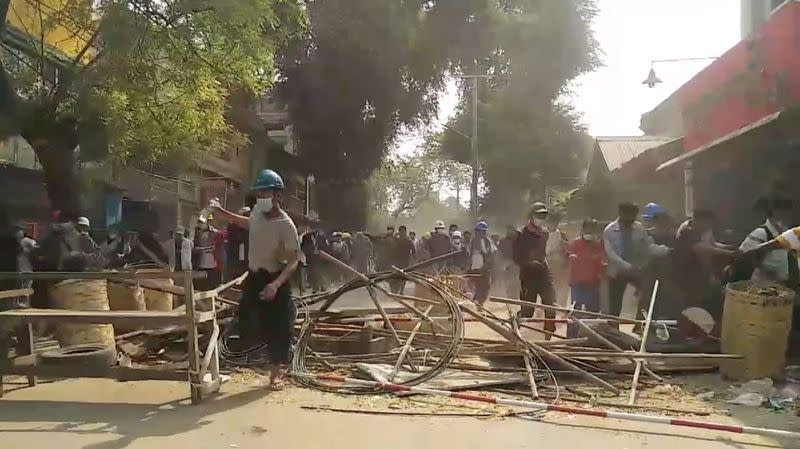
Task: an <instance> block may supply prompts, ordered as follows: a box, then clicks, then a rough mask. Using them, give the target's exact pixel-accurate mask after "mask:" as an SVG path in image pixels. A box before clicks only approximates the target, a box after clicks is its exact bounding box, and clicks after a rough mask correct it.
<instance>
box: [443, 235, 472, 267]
mask: <svg viewBox="0 0 800 449" xmlns="http://www.w3.org/2000/svg"><path fill="white" fill-rule="evenodd" d="M450 238H451V239H452V241H451V245H452V248H451V251H462V252H461V253H460V254H457V255H455V256H453V258H452V259H451V260H450V262H449V263H448V266H449V267H450V269H451V270H452V272H453V273H462V272H464V271H465V270H466V269H467V266H468V265H469V254H468V247H467V244H466V243H465V242H464V239H463V238H462V236H461V231H458V230H456V231H453V235H452V236H451V237H450Z"/></svg>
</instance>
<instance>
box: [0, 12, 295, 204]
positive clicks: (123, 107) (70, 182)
mask: <svg viewBox="0 0 800 449" xmlns="http://www.w3.org/2000/svg"><path fill="white" fill-rule="evenodd" d="M61 6H62V9H61V10H59V11H57V12H56V13H55V14H54V13H53V12H52V11H51V10H48V9H47V5H43V4H42V3H39V4H38V8H39V9H40V11H39V13H40V16H39V17H42V14H44V15H46V16H47V17H46V20H44V19H41V20H40V21H39V22H38V23H37V24H36V25H37V26H38V27H39V28H41V31H42V32H41V33H40V36H44V35H46V34H47V28H48V27H62V28H65V29H75V28H78V29H79V30H78V31H76V33H77V34H79V35H81V36H85V38H84V39H83V42H85V45H84V47H83V48H82V49H81V50H80V51H79V52H78V53H77V55H75V56H74V59H72V60H71V61H69V63H68V64H63V57H62V58H61V59H60V61H61V63H62V66H61V67H60V70H57V71H56V70H51V67H52V57H49V56H48V55H49V53H50V52H47V54H46V52H45V48H46V47H47V45H46V42H44V41H41V42H38V43H37V45H36V47H37V48H41V49H42V51H41V52H38V53H37V52H32V51H28V52H25V53H22V52H19V51H11V50H8V49H6V48H4V49H3V51H2V52H0V74H2V75H0V88H2V89H3V94H4V95H3V97H2V107H0V113H5V116H4V117H3V121H4V122H6V123H7V124H8V126H4V127H3V128H2V129H0V131H2V132H3V133H4V135H0V138H2V137H6V136H8V135H9V134H12V133H18V134H20V135H21V136H22V137H23V138H25V139H26V140H27V141H28V142H29V143H30V144H31V146H32V147H33V149H34V151H35V152H36V155H37V157H38V158H39V160H40V162H41V164H42V168H43V171H44V176H45V181H46V183H47V190H48V194H49V197H50V200H51V206H52V207H53V208H54V209H58V210H61V211H62V212H63V213H65V214H67V215H69V216H76V215H78V214H79V212H80V210H79V209H80V204H79V192H78V189H77V187H76V186H77V183H76V182H75V180H74V174H75V165H76V160H75V159H76V157H75V148H76V147H77V146H78V145H80V154H79V155H78V156H79V157H80V158H81V159H84V160H87V159H107V160H109V162H110V163H116V164H125V163H134V162H143V161H155V160H159V161H164V160H170V161H180V162H182V163H185V162H186V161H193V160H196V159H197V158H198V156H199V155H201V154H202V153H215V152H219V151H221V150H222V149H224V148H226V147H229V146H231V145H236V144H237V142H238V143H241V141H242V136H241V135H240V134H239V133H238V132H237V131H236V130H235V129H234V128H233V127H231V126H230V124H229V123H228V122H227V121H226V112H227V100H228V97H229V95H230V94H231V93H232V92H235V91H243V92H258V93H261V92H263V91H264V90H265V89H266V88H267V87H268V86H269V85H270V84H271V83H272V80H273V79H274V77H275V71H274V64H273V62H274V56H275V53H276V51H277V49H278V48H279V47H280V46H282V45H284V44H285V43H286V42H287V41H288V39H289V37H290V36H291V35H292V34H293V33H295V32H298V30H302V28H303V24H304V9H303V8H302V6H301V4H300V2H299V0H215V1H213V2H209V1H207V0H168V1H163V0H103V1H100V2H88V1H87V2H82V1H65V2H64V3H63V4H61ZM6 81H7V82H6Z"/></svg>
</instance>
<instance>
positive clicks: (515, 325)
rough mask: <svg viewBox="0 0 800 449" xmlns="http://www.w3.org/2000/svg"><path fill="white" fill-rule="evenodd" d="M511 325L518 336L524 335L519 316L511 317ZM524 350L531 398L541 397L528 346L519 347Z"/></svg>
mask: <svg viewBox="0 0 800 449" xmlns="http://www.w3.org/2000/svg"><path fill="white" fill-rule="evenodd" d="M511 326H513V329H514V333H515V334H517V337H520V338H522V335H521V334H520V333H519V323H517V318H516V317H514V318H511ZM519 349H520V351H522V360H523V361H524V362H525V371H526V372H527V374H528V384H529V385H530V388H531V398H532V399H539V390H538V389H537V387H536V378H535V377H533V366H531V356H530V354H528V352H527V348H519Z"/></svg>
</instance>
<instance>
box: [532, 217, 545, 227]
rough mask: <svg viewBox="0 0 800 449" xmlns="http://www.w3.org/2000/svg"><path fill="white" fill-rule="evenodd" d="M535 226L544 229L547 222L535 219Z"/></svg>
mask: <svg viewBox="0 0 800 449" xmlns="http://www.w3.org/2000/svg"><path fill="white" fill-rule="evenodd" d="M533 224H535V225H536V226H539V227H544V225H545V221H544V219H543V218H534V219H533Z"/></svg>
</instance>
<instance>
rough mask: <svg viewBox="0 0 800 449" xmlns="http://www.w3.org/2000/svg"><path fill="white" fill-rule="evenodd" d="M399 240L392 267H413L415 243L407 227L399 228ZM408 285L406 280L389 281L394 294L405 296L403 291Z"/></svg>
mask: <svg viewBox="0 0 800 449" xmlns="http://www.w3.org/2000/svg"><path fill="white" fill-rule="evenodd" d="M397 231H398V232H397V239H396V240H395V242H394V245H393V247H392V248H393V252H394V254H393V255H392V265H394V266H395V267H397V268H401V269H402V268H406V267H408V266H409V265H411V260H412V259H413V258H414V254H415V253H416V250H415V248H414V242H412V241H411V239H410V238H409V237H408V229H407V228H406V227H405V225H401V226H400V227H399V228H397ZM405 285H406V281H405V279H404V278H395V279H390V280H389V286H390V287H391V289H392V292H393V293H399V294H403V289H404V287H405Z"/></svg>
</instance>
